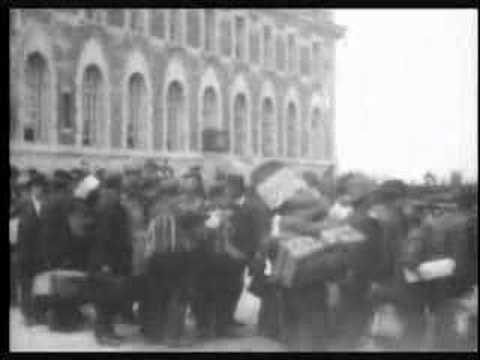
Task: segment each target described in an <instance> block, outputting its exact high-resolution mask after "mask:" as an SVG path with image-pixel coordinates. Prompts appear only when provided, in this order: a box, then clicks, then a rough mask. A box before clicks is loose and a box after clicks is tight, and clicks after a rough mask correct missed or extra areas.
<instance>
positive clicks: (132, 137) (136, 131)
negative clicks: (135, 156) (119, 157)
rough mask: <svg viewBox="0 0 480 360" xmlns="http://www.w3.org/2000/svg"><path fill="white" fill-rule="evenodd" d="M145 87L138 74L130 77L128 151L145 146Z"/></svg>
mask: <svg viewBox="0 0 480 360" xmlns="http://www.w3.org/2000/svg"><path fill="white" fill-rule="evenodd" d="M146 95H147V86H146V84H145V79H144V78H143V76H142V75H141V74H139V73H135V74H133V75H132V76H130V81H129V82H128V120H127V121H128V122H127V127H126V144H127V147H128V148H129V149H133V148H141V149H144V148H146V146H147V136H148V134H147V131H146V130H147V124H146V121H147V107H148V104H147V96H146Z"/></svg>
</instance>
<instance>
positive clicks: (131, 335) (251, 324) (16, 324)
mask: <svg viewBox="0 0 480 360" xmlns="http://www.w3.org/2000/svg"><path fill="white" fill-rule="evenodd" d="M259 306H260V303H259V300H258V299H257V298H256V297H254V296H253V295H251V294H250V293H248V292H246V291H244V293H243V295H242V298H241V299H240V303H239V306H238V310H237V313H236V318H237V319H238V320H240V321H242V322H244V323H246V324H247V326H246V327H245V328H242V329H241V330H239V332H238V334H237V335H238V336H236V337H235V338H224V339H217V340H213V341H204V342H195V343H194V344H193V346H192V347H188V348H176V349H170V348H168V347H166V346H160V345H151V344H148V343H146V342H145V341H144V340H143V338H142V337H141V336H139V335H138V331H137V330H138V329H137V328H135V327H133V326H126V325H119V326H118V327H117V331H118V332H119V333H120V334H122V335H125V336H127V339H128V340H127V341H126V342H125V343H124V344H123V345H121V346H120V347H117V348H109V347H102V346H99V345H98V344H97V343H96V342H95V339H94V337H93V332H92V330H91V329H87V330H84V331H79V332H75V333H71V334H65V333H54V332H51V331H49V330H48V328H47V327H46V326H43V325H39V326H33V327H26V326H25V325H24V324H23V318H22V316H21V314H20V312H19V310H18V309H17V308H13V309H11V310H10V349H11V351H74V352H77V351H121V352H125V351H126V352H128V351H138V352H141V351H159V352H168V351H219V352H220V351H242V352H249V351H268V352H270V351H271V352H275V351H285V350H286V349H285V347H284V346H282V345H281V344H280V343H278V342H274V341H272V340H269V339H266V338H263V337H259V336H256V335H255V324H256V321H257V314H258V308H259Z"/></svg>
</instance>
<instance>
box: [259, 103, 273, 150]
mask: <svg viewBox="0 0 480 360" xmlns="http://www.w3.org/2000/svg"><path fill="white" fill-rule="evenodd" d="M273 114H274V111H273V101H272V99H271V98H265V99H264V100H263V102H262V155H263V156H274V152H275V148H274V146H275V128H274V121H275V119H274V118H273Z"/></svg>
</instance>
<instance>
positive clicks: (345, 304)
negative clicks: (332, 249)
mask: <svg viewBox="0 0 480 360" xmlns="http://www.w3.org/2000/svg"><path fill="white" fill-rule="evenodd" d="M374 189H375V184H374V183H373V182H372V181H371V180H370V179H368V178H366V177H363V176H353V177H352V178H351V179H349V180H348V181H347V184H346V191H347V193H348V194H349V196H350V199H351V203H352V206H353V212H352V213H351V214H350V215H349V216H348V217H347V219H346V222H347V223H348V224H349V225H350V226H351V227H353V228H354V229H356V230H358V231H360V232H361V233H363V234H364V235H365V237H366V240H365V241H364V242H363V243H362V244H361V245H359V246H358V248H357V249H356V250H355V251H354V252H353V253H352V254H351V255H350V256H349V259H348V261H349V263H348V264H347V269H346V273H345V276H344V277H343V278H342V279H341V280H340V281H339V282H338V285H339V290H340V311H339V314H341V317H340V318H339V319H338V329H337V330H339V333H338V335H340V338H341V339H340V340H341V344H342V345H343V346H345V348H346V349H355V348H356V347H357V346H359V345H360V342H361V340H362V338H363V336H364V335H366V331H367V325H368V323H369V320H370V318H371V315H372V309H371V306H370V303H369V299H368V292H369V287H370V281H371V279H372V277H373V276H374V274H375V272H376V265H377V261H376V260H377V259H379V258H380V250H379V249H380V241H381V229H380V225H379V224H378V221H377V220H376V219H374V218H372V217H371V216H370V215H369V210H370V206H371V195H372V192H373V191H374ZM372 259H375V261H372Z"/></svg>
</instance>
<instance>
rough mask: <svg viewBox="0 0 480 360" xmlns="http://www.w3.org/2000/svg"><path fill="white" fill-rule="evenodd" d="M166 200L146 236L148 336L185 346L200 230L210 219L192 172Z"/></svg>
mask: <svg viewBox="0 0 480 360" xmlns="http://www.w3.org/2000/svg"><path fill="white" fill-rule="evenodd" d="M161 202H162V203H161V204H159V206H158V207H157V209H156V210H155V211H156V215H155V217H154V218H153V219H152V221H151V222H150V227H149V230H148V235H147V237H148V242H147V247H146V252H147V265H146V292H145V298H144V304H143V310H142V319H143V320H142V326H143V332H144V335H145V336H146V337H147V338H148V339H149V340H151V341H155V342H163V341H165V342H166V343H167V344H168V345H170V346H173V347H176V346H181V345H184V346H185V345H188V344H189V340H188V339H187V338H186V332H185V330H186V329H185V320H186V314H187V309H188V306H189V305H190V304H191V301H192V298H193V297H192V289H194V284H193V280H195V275H196V272H197V270H198V269H197V267H198V266H200V264H201V262H200V259H198V258H197V257H196V249H197V247H198V243H199V241H200V240H199V236H200V233H201V231H199V230H200V228H202V227H203V222H204V221H205V219H206V214H205V213H204V209H203V207H204V200H203V189H201V182H200V181H199V180H198V177H197V176H196V175H193V174H191V173H187V174H185V175H184V176H183V177H182V179H181V180H180V184H179V187H178V188H177V189H176V190H175V189H174V188H172V189H170V190H169V196H165V197H163V198H162V199H161Z"/></svg>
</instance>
